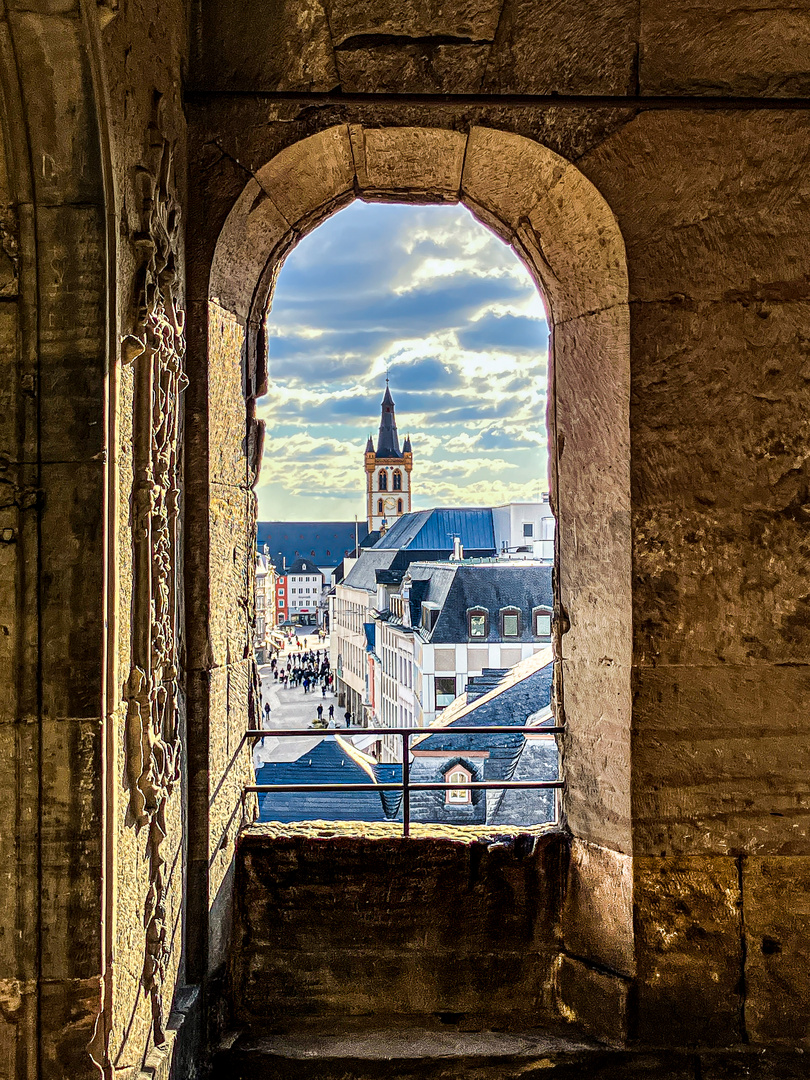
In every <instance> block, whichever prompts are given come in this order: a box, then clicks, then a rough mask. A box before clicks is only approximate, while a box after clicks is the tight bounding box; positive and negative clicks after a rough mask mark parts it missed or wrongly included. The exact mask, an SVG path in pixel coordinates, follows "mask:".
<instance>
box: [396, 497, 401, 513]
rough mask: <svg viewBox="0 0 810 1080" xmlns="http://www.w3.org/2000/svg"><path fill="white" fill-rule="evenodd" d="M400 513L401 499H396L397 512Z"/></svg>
mask: <svg viewBox="0 0 810 1080" xmlns="http://www.w3.org/2000/svg"><path fill="white" fill-rule="evenodd" d="M401 513H402V499H397V514H401Z"/></svg>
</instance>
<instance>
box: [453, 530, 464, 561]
mask: <svg viewBox="0 0 810 1080" xmlns="http://www.w3.org/2000/svg"><path fill="white" fill-rule="evenodd" d="M463 558H464V548H463V546H462V543H461V537H460V536H454V537H453V559H454V560H455V561H456V562H460V561H461V560H462V559H463Z"/></svg>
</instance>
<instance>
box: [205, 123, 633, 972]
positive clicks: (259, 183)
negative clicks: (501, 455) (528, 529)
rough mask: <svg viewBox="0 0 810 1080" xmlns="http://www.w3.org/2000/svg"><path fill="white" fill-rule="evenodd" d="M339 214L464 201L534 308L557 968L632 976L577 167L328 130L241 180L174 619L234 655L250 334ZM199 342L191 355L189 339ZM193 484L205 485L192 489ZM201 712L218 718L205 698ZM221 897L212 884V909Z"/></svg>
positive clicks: (610, 419)
mask: <svg viewBox="0 0 810 1080" xmlns="http://www.w3.org/2000/svg"><path fill="white" fill-rule="evenodd" d="M355 198H361V199H365V200H386V201H397V202H422V203H424V202H431V203H435V202H457V201H461V202H463V203H464V204H465V205H466V206H467V207H468V208H469V209H470V210H471V211H472V212H473V214H474V215H475V216H476V217H477V218H478V219H479V220H481V221H482V222H483V223H484V224H486V225H487V226H489V227H490V228H492V229H493V230H494V231H495V232H496V233H498V234H499V235H500V236H501V237H502V238H503V239H504V240H506V241H507V242H508V243H510V244H511V245H512V246H513V247H514V249H515V251H516V252H517V254H518V255H519V257H520V258H521V259H522V260H523V262H524V263H525V264H526V266H527V267H528V268H529V270H530V272H531V274H532V275H533V277H534V280H535V282H536V283H537V285H538V287H539V288H540V290H541V291H542V293H543V296H544V298H545V301H546V304H547V307H548V311H549V315H550V322H551V325H552V346H551V350H550V353H551V356H550V387H549V409H548V415H549V430H550V434H551V444H552V445H551V455H550V460H551V466H550V469H551V485H552V499H553V503H554V506H555V510H556V513H557V516H558V523H559V528H558V537H559V540H558V553H557V574H558V605H559V608H560V616H561V617H560V619H559V620H558V621H559V623H560V624H561V625H562V626H563V627H564V628H565V631H566V632H565V634H564V635H563V636H562V638H561V640H560V642H558V656H559V661H558V673H559V676H560V677H559V679H558V690H559V693H558V703H559V705H560V706H561V707H562V708H563V709H564V712H565V717H566V723H567V726H568V733H567V734H566V736H565V738H564V745H563V760H564V769H565V776H566V779H567V781H568V784H567V789H566V792H565V796H564V801H563V813H564V821H565V824H566V825H567V827H568V828H569V829H570V831H571V833H572V836H573V837H574V849H573V850H574V855H573V859H572V874H573V880H572V887H571V888H569V890H568V896H569V901H568V902H569V906H570V911H569V915H570V918H569V919H568V920H567V921H568V924H569V925H570V927H571V935H572V952H574V953H576V954H578V955H587V956H589V957H590V958H591V959H592V960H595V961H596V962H602V963H603V964H604V965H605V967H608V968H611V969H612V970H614V971H618V972H620V973H621V974H624V975H630V974H631V973H632V967H633V958H632V952H633V948H632V905H631V889H630V886H629V875H630V854H631V828H630V663H631V592H630V479H629V477H630V469H629V455H630V448H629V387H630V371H629V369H630V365H629V310H628V282H627V270H626V261H625V251H624V243H623V239H622V236H621V233H620V231H619V227H618V224H617V222H616V219H615V217H614V215H613V213H612V211H611V209H610V207H609V206H608V204H607V203H606V201H605V200H604V198H603V197H602V196H601V194H600V193H599V191H597V189H596V188H595V187H594V186H593V184H592V183H591V182H590V181H589V180H587V179H586V178H585V177H584V176H583V174H582V173H581V172H580V171H579V170H578V169H577V168H576V167H575V166H574V165H572V164H571V163H570V162H568V161H566V160H565V159H564V158H562V157H560V156H559V155H557V154H555V153H554V152H552V151H551V150H549V149H548V148H547V147H544V146H542V145H540V144H539V143H536V142H533V141H532V140H529V139H527V138H524V137H521V136H518V135H513V134H509V133H506V132H503V131H499V130H494V129H491V128H484V127H473V128H472V129H471V130H470V132H469V134H465V133H463V132H459V131H454V130H449V129H442V128H407V127H401V128H393V127H391V128H384V127H382V128H381V127H362V126H359V125H338V126H335V127H331V128H328V129H326V130H324V131H322V132H320V133H319V134H316V135H312V136H310V137H308V138H305V139H303V140H301V141H300V142H297V143H295V144H293V145H291V146H290V147H288V148H287V149H285V150H283V151H281V152H280V153H278V154H277V155H276V156H274V157H273V158H272V159H271V160H270V161H268V162H267V164H265V165H264V166H263V167H262V168H260V169H259V170H258V171H256V172H255V174H254V175H253V177H252V178H251V179H250V180H248V182H247V184H246V185H245V187H244V190H243V191H242V193H241V195H240V196H239V197H238V199H237V200H236V202H235V204H234V205H233V207H232V209H231V210H230V213H229V214H228V216H227V220H226V221H225V224H224V227H223V229H222V230H221V232H220V235H219V238H218V242H217V245H216V250H215V252H214V255H213V260H212V264H211V272H210V279H209V283H208V298H207V311H206V313H205V318H206V320H207V350H208V359H207V371H206V385H207V395H208V396H207V402H202V401H200V406H202V407H203V408H205V409H206V411H207V418H208V425H207V430H208V445H207V447H203V446H201V447H199V448H198V450H199V451H200V454H199V456H196V457H195V455H194V453H193V452H192V454H191V455H190V457H189V463H188V464H189V471H188V475H187V483H188V491H189V492H196V493H197V494H196V495H195V496H194V503H193V504H192V505H189V504H188V496H187V505H188V508H189V514H190V520H195V521H197V522H200V523H202V521H203V520H204V519H205V517H206V515H207V516H208V519H209V521H210V526H209V527H210V530H211V541H210V543H209V547H208V558H209V564H208V577H207V582H208V583H207V585H206V588H207V589H208V590H210V591H209V592H208V594H207V595H206V597H205V598H204V600H205V603H204V605H203V607H200V606H198V605H197V604H195V601H194V599H193V598H192V600H191V602H190V604H189V612H190V614H191V613H193V611H194V610H195V608H196V609H197V610H198V611H202V610H206V611H207V612H209V613H210V619H211V626H210V627H209V628H208V630H207V633H206V639H207V642H208V643H210V645H211V647H212V648H213V649H214V651H216V649H217V648H218V647H223V648H224V647H227V648H228V649H229V650H230V649H231V643H232V642H233V640H234V639H235V638H237V637H238V636H239V635H241V633H243V630H242V629H241V628H237V627H235V626H233V625H231V626H226V625H222V620H223V618H224V619H226V620H227V618H229V616H228V614H227V613H228V612H231V611H233V604H232V602H231V601H232V598H233V596H234V595H235V594H238V592H239V590H240V589H241V588H244V586H245V584H248V583H249V581H250V575H251V573H252V569H251V567H250V566H249V565H247V563H248V562H249V561H250V560H249V559H247V560H246V561H244V562H243V561H242V560H241V559H237V558H236V552H235V549H234V553H233V555H234V557H233V559H229V556H230V554H231V552H230V549H229V548H228V547H227V545H223V543H222V541H221V539H217V538H216V537H215V536H214V535H213V534H214V533H215V532H216V531H217V528H218V522H220V521H221V520H222V519H223V515H224V517H225V518H227V517H228V515H231V518H232V520H236V519H238V520H239V522H240V524H239V526H238V531H239V535H240V536H241V537H247V536H249V534H250V530H251V529H252V523H253V518H254V516H255V508H254V507H255V496H253V494H252V490H251V489H252V486H253V484H255V481H256V479H257V478H258V468H259V464H260V459H261V432H260V429H259V425H258V424H257V422H256V420H255V412H254V406H255V400H256V398H257V397H259V396H261V395H262V394H263V393H264V392H265V391H266V384H267V379H266V358H265V355H264V353H265V341H264V331H263V326H264V321H265V318H266V315H267V311H268V308H269V304H270V302H271V299H272V292H273V286H274V283H275V280H276V276H277V274H278V271H279V269H280V267H281V265H282V263H283V261H284V258H285V256H286V254H287V253H288V252H289V251H290V250H291V248H292V247H293V246H294V245H295V244H296V243H297V242H298V240H300V239H301V237H303V236H304V235H306V234H307V233H308V232H310V231H311V230H312V229H314V228H315V227H317V225H318V224H319V223H320V222H321V221H323V220H324V219H325V218H326V217H328V216H329V215H331V214H333V213H335V212H336V211H338V210H339V209H341V208H342V207H344V206H346V205H347V204H348V203H350V202H351V201H353V200H354V199H355ZM200 329H201V327H200ZM198 340H199V341H200V345H201V346H202V344H203V341H202V334H200V335H199V338H198ZM245 400H246V401H247V424H246V426H245ZM237 447H238V448H239V452H238V453H237ZM195 461H196V462H197V467H198V468H199V469H200V476H199V477H196V476H194V475H193V472H194V469H195V464H194V463H195ZM203 468H205V469H206V470H207V485H206V483H202V484H200V483H199V482H198V481H199V480H201V479H204V478H203V475H202V469H203ZM198 500H201V501H198ZM246 550H247V546H246ZM200 599H202V598H200ZM192 617H193V615H192ZM189 638H190V641H191V639H192V630H191V628H190V633H189ZM201 644H202V643H201ZM191 648H192V650H193V644H192V646H191ZM245 656H247V653H245ZM214 662H215V663H216V658H214ZM207 706H208V707H209V708H211V709H213V708H215V707H216V693H215V692H212V693H211V695H210V697H209V700H208V702H207ZM208 726H209V728H210V729H211V730H213V724H212V723H210V724H209V725H208ZM220 726H221V725H220V724H219V723H218V724H217V728H219V727H220ZM230 782H232V780H230V781H229V783H230ZM215 783H216V779H215V776H214V775H212V776H211V787H213V786H214V784H215ZM228 801H230V800H228ZM216 812H217V811H216V807H215V806H212V807H211V813H212V814H214V815H215V814H216ZM216 834H217V828H216V827H214V826H212V827H211V835H212V838H213V837H215V836H216ZM597 880H598V888H597V887H596V883H597ZM220 885H221V882H218V881H216V880H212V881H211V882H210V884H209V889H210V892H209V902H212V898H213V896H214V894H215V893H216V891H217V890H218V888H219V887H220ZM584 909H587V910H588V911H589V918H588V919H583V918H582V917H581V915H582V911H583V910H584ZM566 944H567V942H566ZM220 959H221V957H220ZM214 962H215V958H213V957H210V958H209V964H211V965H213V964H214ZM571 963H573V964H576V961H571ZM564 974H565V973H564ZM568 975H569V976H570V975H571V972H570V971H569V972H568ZM573 975H574V980H575V981H576V978H577V974H576V972H574V973H573ZM569 981H570V979H569Z"/></svg>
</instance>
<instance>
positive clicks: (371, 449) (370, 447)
mask: <svg viewBox="0 0 810 1080" xmlns="http://www.w3.org/2000/svg"><path fill="white" fill-rule="evenodd" d="M366 453H367V454H373V453H374V440H373V439H372V437H371V436H370V435H369V437H368V442H367V443H366Z"/></svg>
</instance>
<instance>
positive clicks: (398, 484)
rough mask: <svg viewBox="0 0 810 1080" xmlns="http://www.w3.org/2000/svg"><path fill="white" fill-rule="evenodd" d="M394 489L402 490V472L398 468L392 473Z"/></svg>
mask: <svg viewBox="0 0 810 1080" xmlns="http://www.w3.org/2000/svg"><path fill="white" fill-rule="evenodd" d="M394 491H402V473H401V472H399V470H397V471H396V472H395V473H394Z"/></svg>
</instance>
